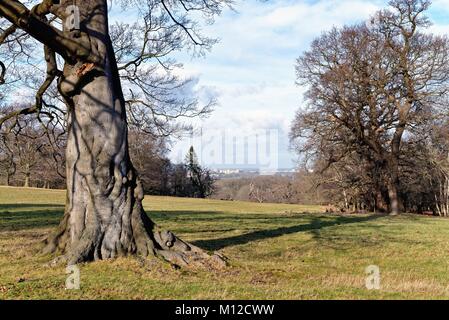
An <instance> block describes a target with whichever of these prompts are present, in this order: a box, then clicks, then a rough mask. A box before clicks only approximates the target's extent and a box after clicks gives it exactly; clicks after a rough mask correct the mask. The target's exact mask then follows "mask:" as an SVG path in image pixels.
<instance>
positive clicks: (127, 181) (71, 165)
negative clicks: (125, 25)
mask: <svg viewBox="0 0 449 320" xmlns="http://www.w3.org/2000/svg"><path fill="white" fill-rule="evenodd" d="M65 2H67V1H65ZM69 2H70V1H69ZM70 3H71V2H70ZM70 3H69V4H70ZM63 4H64V1H61V5H63ZM79 6H80V13H81V32H83V33H85V34H87V35H88V37H89V41H90V46H91V48H90V52H91V55H93V57H92V56H91V57H90V58H89V59H88V60H87V61H88V62H86V61H76V62H74V63H70V62H66V64H65V67H64V71H63V77H62V79H61V81H60V82H59V89H60V92H61V93H62V95H63V96H64V98H65V100H66V103H67V106H68V110H69V112H68V142H67V151H66V161H67V169H66V170H67V200H66V208H65V214H64V217H63V219H62V221H61V223H60V225H59V227H58V229H57V231H56V232H55V233H54V234H53V235H51V236H50V237H49V238H48V239H47V240H46V246H45V249H44V252H46V253H54V252H59V253H60V254H62V255H63V257H64V259H65V260H67V262H68V264H76V263H80V262H85V261H92V260H100V259H109V258H115V257H118V256H124V255H133V254H139V255H141V256H158V257H162V258H163V259H165V260H167V261H169V262H171V263H173V264H176V265H179V266H186V265H206V266H210V267H222V266H224V265H225V262H224V259H223V258H222V257H221V256H220V255H218V254H214V255H209V254H207V253H206V252H204V251H203V250H201V249H200V248H197V247H195V246H193V245H191V244H189V243H186V242H184V241H182V240H181V239H179V238H178V237H176V236H175V235H174V234H173V233H171V232H169V231H159V230H158V229H157V228H156V226H155V224H154V223H153V222H152V221H151V220H150V218H149V217H148V216H147V215H146V213H145V211H144V209H143V207H142V200H143V196H144V195H143V189H142V186H141V183H140V181H139V178H138V175H137V173H136V170H135V169H134V167H133V165H132V163H131V159H130V157H129V152H128V133H127V121H126V110H125V103H124V98H123V93H122V88H121V84H120V79H119V74H118V69H117V63H116V61H115V56H114V51H113V48H112V43H111V40H110V38H109V33H108V23H107V4H106V1H104V0H89V1H86V0H85V1H83V2H81V4H79ZM91 61H96V62H95V63H92V62H91Z"/></svg>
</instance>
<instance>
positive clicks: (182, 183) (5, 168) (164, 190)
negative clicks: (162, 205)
mask: <svg viewBox="0 0 449 320" xmlns="http://www.w3.org/2000/svg"><path fill="white" fill-rule="evenodd" d="M0 114H1V109H0ZM55 137H57V138H56V139H55ZM50 139H52V140H50ZM65 143H66V135H65V134H64V133H63V132H59V134H58V133H57V132H56V133H55V132H54V133H53V134H51V135H48V134H47V132H46V131H45V130H43V129H42V127H41V125H40V123H39V122H38V120H37V119H36V117H33V116H28V117H22V118H21V119H20V121H19V124H18V125H17V126H15V127H14V128H12V130H11V131H10V132H9V133H4V134H2V135H1V136H0V185H7V186H24V187H37V188H51V189H65V188H66V178H65V159H64V152H65ZM129 143H130V148H129V150H130V154H131V159H132V160H133V162H134V165H135V167H136V168H137V169H138V170H139V172H140V176H141V180H142V184H143V188H144V190H145V193H146V194H150V195H164V196H176V197H192V198H204V197H206V196H209V195H210V193H211V192H212V190H213V182H214V181H213V179H212V177H211V174H210V172H209V170H207V169H204V168H203V167H201V166H200V165H199V164H198V160H197V159H196V155H195V151H194V150H193V148H191V149H190V150H189V152H188V154H187V155H186V159H185V162H183V163H179V164H175V163H173V162H171V161H170V160H169V159H168V158H167V152H168V149H167V139H166V138H164V137H162V136H156V135H150V134H148V133H145V132H143V131H141V130H136V129H135V130H131V131H130V133H129Z"/></svg>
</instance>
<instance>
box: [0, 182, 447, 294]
mask: <svg viewBox="0 0 449 320" xmlns="http://www.w3.org/2000/svg"><path fill="white" fill-rule="evenodd" d="M64 201H65V193H64V192H63V191H53V190H37V189H21V188H4V187H0V299H29V298H31V299H65V298H67V299H80V298H82V299H381V298H384V299H385V298H389V299H403V298H411V299H423V298H433V299H447V298H449V287H448V286H449V272H448V267H449V263H448V260H449V259H448V256H449V220H446V219H440V218H429V217H420V216H408V215H407V216H400V217H388V216H379V215H363V216H333V215H325V214H323V213H322V208H319V207H314V206H300V205H279V204H255V203H245V202H226V201H215V200H198V199H178V198H167V197H147V198H146V199H145V202H144V206H145V208H146V210H147V212H149V214H150V216H151V217H152V218H153V219H154V220H155V221H156V222H157V223H158V224H159V225H160V226H161V227H162V228H164V229H170V230H172V231H174V232H175V233H177V234H178V235H180V236H181V237H183V238H184V239H186V240H188V241H192V242H194V243H195V244H196V245H198V246H200V247H202V248H205V249H207V250H219V251H220V252H221V253H223V254H224V255H226V256H227V257H228V258H229V259H230V263H231V265H230V266H229V267H228V268H226V269H225V270H223V271H206V270H185V269H184V270H173V269H171V268H170V267H169V266H168V265H166V264H164V263H161V262H159V261H158V260H148V261H141V260H139V259H135V258H132V257H130V258H121V259H117V260H114V261H101V262H95V263H90V264H83V265H80V269H81V290H76V291H73V290H65V280H66V274H65V268H64V267H63V266H58V267H48V266H46V264H47V263H48V262H49V261H50V260H51V257H49V256H41V255H39V254H37V250H38V248H39V244H40V242H41V241H42V239H44V238H45V235H46V234H48V232H50V231H51V230H52V228H54V227H55V226H56V225H57V224H58V223H59V219H60V218H61V216H62V214H63V211H64V205H63V204H64ZM373 264H374V265H378V266H379V267H380V270H381V290H379V291H370V290H367V289H366V288H365V277H366V274H365V268H366V267H367V266H369V265H373Z"/></svg>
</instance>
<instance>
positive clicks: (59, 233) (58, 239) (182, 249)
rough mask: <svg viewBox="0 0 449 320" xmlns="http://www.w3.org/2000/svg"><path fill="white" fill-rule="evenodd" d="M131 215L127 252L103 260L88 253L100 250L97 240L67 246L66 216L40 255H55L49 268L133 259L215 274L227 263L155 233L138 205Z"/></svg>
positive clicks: (172, 236)
mask: <svg viewBox="0 0 449 320" xmlns="http://www.w3.org/2000/svg"><path fill="white" fill-rule="evenodd" d="M139 203H140V202H139ZM133 213H134V214H136V213H140V214H136V215H135V216H134V218H133V223H132V228H133V229H132V234H133V239H132V244H131V245H130V246H129V248H130V250H129V251H120V252H119V251H117V250H115V251H113V252H108V254H107V255H106V256H103V255H99V254H92V251H93V252H95V251H98V250H96V249H95V248H98V247H101V246H102V245H101V242H100V241H99V240H96V241H95V240H89V242H90V245H88V246H86V245H80V243H83V241H84V242H85V241H86V239H80V240H79V241H77V242H75V243H74V244H71V243H69V238H70V237H69V231H70V230H69V227H68V225H69V224H68V222H69V218H68V215H67V214H66V215H65V216H64V218H63V219H62V221H61V224H60V226H59V228H58V229H57V230H56V232H55V233H53V234H52V235H50V236H49V237H48V238H47V239H46V240H45V241H44V244H45V246H44V249H43V253H45V254H59V256H57V257H56V258H55V259H54V260H53V261H52V262H50V264H49V265H56V264H61V263H66V264H68V265H74V264H78V263H83V262H89V261H95V260H103V259H111V258H115V257H118V256H129V255H137V256H140V257H143V258H147V257H156V258H160V259H162V260H163V261H166V262H168V263H170V264H171V265H173V266H174V267H176V268H180V267H182V268H205V269H213V270H216V269H222V268H224V267H226V265H227V262H226V260H227V259H226V258H225V257H224V256H223V255H221V254H220V253H217V252H214V253H212V254H209V253H208V252H206V251H205V250H203V249H201V248H199V247H197V246H194V245H192V244H190V243H188V242H185V241H183V240H181V239H180V238H178V237H177V236H176V235H175V234H173V233H172V232H171V231H160V230H157V228H156V226H155V225H154V223H153V222H152V221H151V220H150V219H149V218H148V216H147V215H146V213H145V212H144V211H143V209H142V208H141V206H140V204H139V205H137V207H136V208H135V210H133ZM86 230H88V228H86ZM87 238H90V239H102V238H103V236H100V237H99V236H98V235H95V236H93V237H87ZM80 247H82V248H90V249H89V250H79V249H78V248H80ZM103 254H104V250H103Z"/></svg>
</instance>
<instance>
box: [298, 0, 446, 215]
mask: <svg viewBox="0 0 449 320" xmlns="http://www.w3.org/2000/svg"><path fill="white" fill-rule="evenodd" d="M429 6H430V1H422V0H421V1H417V0H393V1H390V8H389V9H386V10H382V11H379V12H377V13H376V15H374V16H373V17H372V19H371V20H370V21H366V22H364V23H360V24H357V25H352V26H345V27H343V28H334V29H332V30H331V31H329V32H325V33H323V34H322V35H321V36H320V37H319V38H317V39H316V40H315V41H313V43H312V45H311V48H310V49H309V50H308V51H307V52H305V53H303V54H302V55H301V56H300V57H299V59H298V60H297V65H296V71H297V78H298V84H300V85H303V86H305V87H306V88H307V89H308V90H307V92H306V95H305V98H306V102H307V105H306V106H305V107H303V108H301V110H300V111H298V113H297V116H296V119H295V121H294V124H293V127H292V131H291V138H292V141H293V142H294V145H295V147H296V150H297V151H298V153H299V154H300V155H301V156H302V160H303V164H304V166H305V167H306V168H307V170H309V171H313V172H315V173H316V174H317V175H318V176H320V177H321V179H319V181H321V183H319V184H320V185H321V186H322V187H323V188H325V189H326V190H329V191H331V193H332V194H333V203H335V204H336V205H338V206H339V207H340V208H341V209H342V210H352V209H355V210H368V211H376V212H389V213H392V214H398V213H400V212H418V213H420V212H423V211H431V212H433V213H435V214H438V215H441V216H447V215H448V214H449V192H448V187H449V180H448V178H449V161H448V159H449V133H448V124H449V112H448V111H449V109H448V106H449V103H448V101H449V99H448V98H449V96H448V91H449V39H448V37H447V36H439V35H434V34H432V33H430V32H429V29H428V28H429V27H430V25H431V23H430V21H429V20H428V19H427V18H426V16H425V12H426V10H428V8H429Z"/></svg>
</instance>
